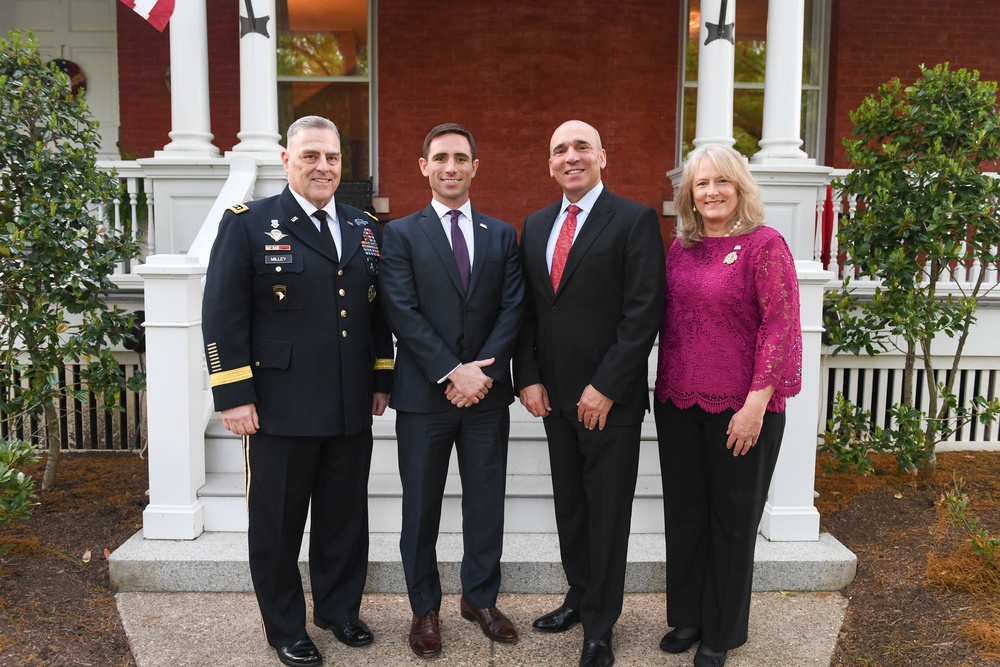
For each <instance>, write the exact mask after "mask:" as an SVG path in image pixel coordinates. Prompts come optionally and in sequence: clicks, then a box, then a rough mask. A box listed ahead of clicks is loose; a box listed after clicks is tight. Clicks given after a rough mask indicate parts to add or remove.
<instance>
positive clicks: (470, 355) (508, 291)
mask: <svg viewBox="0 0 1000 667" xmlns="http://www.w3.org/2000/svg"><path fill="white" fill-rule="evenodd" d="M419 163H420V170H421V172H422V173H423V175H424V176H426V177H427V179H428V181H429V182H430V186H431V192H432V200H431V204H430V205H429V206H428V207H427V208H426V209H424V210H423V211H420V212H418V213H414V214H413V215H410V216H407V217H405V218H401V219H399V220H395V221H393V222H392V223H390V224H389V225H387V226H386V230H385V245H384V248H383V253H382V286H383V296H384V301H383V304H384V306H385V313H386V317H387V319H388V320H389V324H390V326H391V327H392V331H393V333H395V334H396V339H397V341H398V349H397V355H398V360H397V363H396V371H395V374H394V376H393V389H392V402H391V403H390V405H391V406H392V408H393V409H395V410H396V436H397V441H398V445H399V471H400V477H401V479H402V483H403V525H402V534H401V536H400V541H399V547H400V552H401V554H402V560H403V570H404V572H405V574H406V586H407V590H408V592H409V598H410V607H411V608H412V610H413V621H412V624H411V628H410V636H409V643H410V647H411V648H412V649H413V652H414V653H416V654H417V655H418V656H421V657H424V658H430V657H434V656H436V655H438V654H439V653H440V652H441V632H440V627H439V623H438V613H439V612H440V608H441V580H440V576H439V574H438V566H437V556H436V553H435V545H436V543H437V538H438V529H439V527H440V521H441V502H442V497H443V494H444V486H445V479H446V476H447V473H448V460H449V457H450V455H451V449H452V444H454V445H455V446H456V448H457V453H458V467H459V473H460V474H461V478H462V490H463V492H462V517H463V522H462V523H463V534H464V543H465V554H464V556H463V558H462V568H461V578H462V601H461V614H462V616H463V617H464V618H466V619H469V620H471V621H477V622H478V623H479V624H480V626H482V629H483V632H484V633H485V634H486V636H487V637H489V638H490V639H492V640H495V641H499V642H507V643H513V642H516V641H517V630H516V629H515V628H514V625H513V624H512V623H511V622H510V620H509V619H508V618H507V617H506V616H504V615H503V613H501V612H500V611H499V610H498V609H497V608H496V599H497V593H498V591H499V589H500V555H501V551H502V548H503V515H504V493H505V489H506V474H507V436H508V434H509V432H510V413H509V406H510V404H511V403H513V401H514V393H513V389H512V385H511V378H510V357H511V354H512V353H513V350H514V346H515V344H516V342H517V336H518V333H519V332H520V329H521V316H522V314H523V297H524V287H523V283H522V278H521V267H520V260H519V253H518V248H517V235H516V233H515V231H514V228H513V227H511V226H510V225H508V224H506V223H504V222H501V221H500V220H496V219H494V218H490V217H487V216H485V215H483V214H482V213H480V212H479V211H475V210H473V208H472V204H471V203H470V202H469V187H470V186H471V185H472V179H473V177H475V175H476V169H477V168H478V167H479V160H477V159H476V144H475V140H474V139H473V138H472V134H471V133H470V132H469V131H468V130H467V129H465V128H464V127H462V126H461V125H457V124H454V123H448V124H444V125H439V126H437V127H435V128H434V129H432V130H431V131H430V133H429V134H428V135H427V138H426V140H425V141H424V151H423V157H422V158H420V160H419Z"/></svg>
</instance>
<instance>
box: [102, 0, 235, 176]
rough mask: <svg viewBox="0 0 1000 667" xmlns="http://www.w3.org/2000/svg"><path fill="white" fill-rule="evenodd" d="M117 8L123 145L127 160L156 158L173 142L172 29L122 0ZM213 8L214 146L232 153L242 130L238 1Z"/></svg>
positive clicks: (218, 1) (216, 1)
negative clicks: (159, 25)
mask: <svg viewBox="0 0 1000 667" xmlns="http://www.w3.org/2000/svg"><path fill="white" fill-rule="evenodd" d="M116 4H117V6H118V84H119V89H120V93H119V94H120V104H121V139H120V147H121V153H122V156H123V157H125V158H139V157H151V156H152V155H153V152H154V151H157V150H160V149H161V148H163V147H164V146H165V145H166V144H167V143H169V142H170V137H169V136H168V133H169V132H170V91H169V89H168V87H167V81H166V78H167V75H168V71H169V68H170V27H169V26H168V27H167V29H166V30H164V31H163V32H162V33H159V32H157V31H156V29H155V28H153V27H152V26H150V25H149V24H148V23H146V21H144V20H143V19H142V18H141V17H140V16H139V15H138V14H136V13H135V12H133V11H132V10H131V9H129V8H128V7H126V6H125V5H124V4H122V3H116ZM206 4H207V7H208V11H207V21H208V81H209V103H210V105H211V124H212V125H211V129H212V132H213V134H214V135H215V140H214V142H213V143H214V144H215V145H216V146H218V147H219V149H220V150H222V151H227V150H229V149H230V148H232V147H233V145H234V144H235V143H236V142H237V139H236V133H237V132H239V129H240V69H239V68H240V58H239V18H238V17H239V0H211V2H208V3H206Z"/></svg>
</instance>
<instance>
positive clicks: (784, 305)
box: [750, 235, 802, 398]
mask: <svg viewBox="0 0 1000 667" xmlns="http://www.w3.org/2000/svg"><path fill="white" fill-rule="evenodd" d="M755 259H756V261H757V267H756V269H757V270H756V271H755V278H754V279H755V282H756V291H757V307H758V309H759V313H760V328H759V329H758V331H757V345H756V351H755V354H754V369H753V380H752V381H751V384H750V390H751V391H755V390H758V389H764V388H766V387H768V386H773V387H774V394H775V396H776V397H781V398H787V397H789V396H794V395H795V394H797V393H799V390H800V389H801V388H802V326H801V324H800V321H799V282H798V278H797V277H796V274H795V262H794V260H793V259H792V254H791V252H790V251H789V249H788V244H787V243H785V240H784V239H783V238H781V237H780V236H778V235H775V236H774V237H772V238H770V239H768V241H767V242H766V243H765V244H763V245H762V246H761V248H760V253H759V255H757V257H756V258H755Z"/></svg>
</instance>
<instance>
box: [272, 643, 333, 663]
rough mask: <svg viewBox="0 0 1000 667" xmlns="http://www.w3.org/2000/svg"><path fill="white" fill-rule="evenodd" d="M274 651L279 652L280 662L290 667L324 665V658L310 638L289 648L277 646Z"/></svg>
mask: <svg viewBox="0 0 1000 667" xmlns="http://www.w3.org/2000/svg"><path fill="white" fill-rule="evenodd" d="M274 650H275V651H277V652H278V660H280V661H281V662H283V663H285V664H286V665H289V666H290V667H316V665H322V664H323V656H322V655H320V652H319V650H318V649H317V648H316V645H315V644H313V643H312V640H311V639H309V638H308V637H306V638H305V639H300V640H299V641H297V642H295V643H294V644H289V645H288V646H275V647H274Z"/></svg>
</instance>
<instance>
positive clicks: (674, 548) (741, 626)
mask: <svg viewBox="0 0 1000 667" xmlns="http://www.w3.org/2000/svg"><path fill="white" fill-rule="evenodd" d="M653 413H654V415H655V416H656V432H657V435H658V439H659V445H660V471H661V476H662V479H663V516H664V527H665V532H666V542H667V625H670V626H673V627H685V628H701V631H702V641H703V642H704V643H705V645H706V646H708V647H709V648H711V649H713V650H716V651H728V650H730V649H733V648H736V647H737V646H742V645H743V644H745V643H746V641H747V626H748V624H749V620H750V592H751V590H752V585H753V555H754V548H755V546H756V542H757V529H758V527H759V524H760V518H761V514H762V513H763V511H764V503H765V501H766V500H767V490H768V487H769V486H770V484H771V475H772V474H773V473H774V466H775V463H776V462H777V460H778V450H779V448H780V447H781V437H782V434H783V433H784V430H785V414H784V413H783V412H782V413H774V412H767V413H765V414H764V425H763V427H762V429H761V432H760V436H759V437H758V439H757V444H756V445H754V446H753V447H751V448H750V451H749V452H747V453H746V454H744V455H743V456H733V453H732V450H729V449H726V439H727V438H728V436H727V435H726V429H727V428H728V426H729V421H730V419H732V417H733V414H734V412H733V410H726V411H724V412H720V413H718V414H712V413H709V412H706V411H705V410H703V409H702V408H700V407H698V406H697V405H695V406H692V407H690V408H685V409H683V410H682V409H680V408H678V407H677V406H675V405H674V404H673V402H671V401H667V402H666V403H660V402H659V401H654V407H653Z"/></svg>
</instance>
